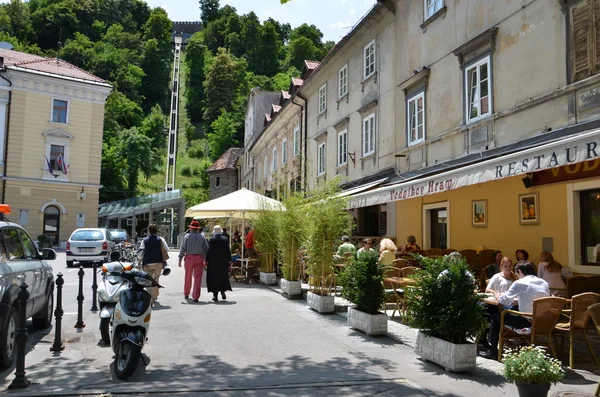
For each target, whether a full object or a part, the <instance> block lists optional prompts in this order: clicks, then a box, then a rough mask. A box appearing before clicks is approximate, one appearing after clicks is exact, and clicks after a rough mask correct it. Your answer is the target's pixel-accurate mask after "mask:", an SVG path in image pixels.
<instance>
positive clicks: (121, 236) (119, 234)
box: [110, 230, 127, 240]
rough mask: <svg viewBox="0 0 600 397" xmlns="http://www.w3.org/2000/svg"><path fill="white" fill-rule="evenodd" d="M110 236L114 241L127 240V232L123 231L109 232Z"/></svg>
mask: <svg viewBox="0 0 600 397" xmlns="http://www.w3.org/2000/svg"><path fill="white" fill-rule="evenodd" d="M110 235H111V237H112V238H113V239H115V240H127V232H126V231H125V230H111V231H110Z"/></svg>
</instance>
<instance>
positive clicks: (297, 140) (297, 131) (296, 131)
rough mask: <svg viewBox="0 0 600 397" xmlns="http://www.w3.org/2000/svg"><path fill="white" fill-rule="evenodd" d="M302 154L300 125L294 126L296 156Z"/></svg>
mask: <svg viewBox="0 0 600 397" xmlns="http://www.w3.org/2000/svg"><path fill="white" fill-rule="evenodd" d="M299 154H300V126H296V128H294V156H297V155H299Z"/></svg>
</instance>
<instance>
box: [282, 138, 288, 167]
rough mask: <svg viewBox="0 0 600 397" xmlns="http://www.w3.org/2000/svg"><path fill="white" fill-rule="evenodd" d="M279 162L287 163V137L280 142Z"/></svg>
mask: <svg viewBox="0 0 600 397" xmlns="http://www.w3.org/2000/svg"><path fill="white" fill-rule="evenodd" d="M281 164H287V138H286V139H284V140H283V142H281Z"/></svg>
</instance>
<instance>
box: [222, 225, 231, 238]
mask: <svg viewBox="0 0 600 397" xmlns="http://www.w3.org/2000/svg"><path fill="white" fill-rule="evenodd" d="M223 236H224V237H227V240H229V239H230V238H231V237H229V233H227V228H226V227H224V228H223Z"/></svg>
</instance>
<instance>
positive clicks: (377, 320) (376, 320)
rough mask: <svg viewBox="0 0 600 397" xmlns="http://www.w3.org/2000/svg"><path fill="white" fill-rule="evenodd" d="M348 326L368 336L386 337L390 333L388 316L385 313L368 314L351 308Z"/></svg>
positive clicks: (349, 309)
mask: <svg viewBox="0 0 600 397" xmlns="http://www.w3.org/2000/svg"><path fill="white" fill-rule="evenodd" d="M348 325H349V326H350V327H352V328H354V329H357V330H359V331H362V332H364V333H365V334H367V335H385V334H387V331H388V316H387V314H385V313H377V314H368V313H365V312H361V311H360V310H358V309H356V308H354V307H349V308H348Z"/></svg>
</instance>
